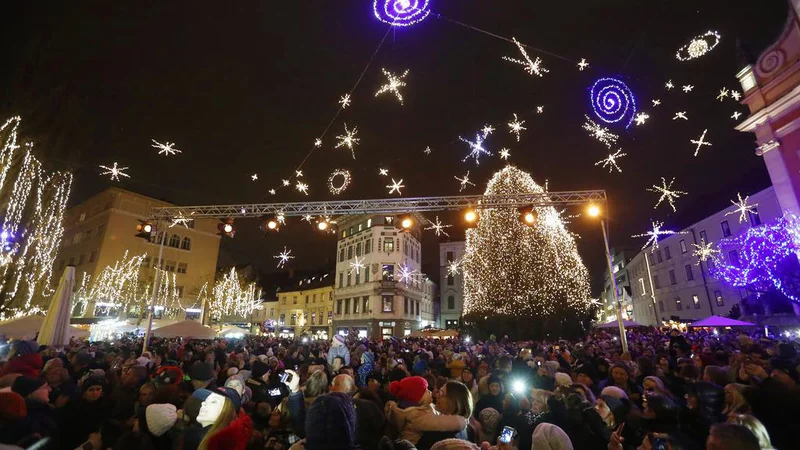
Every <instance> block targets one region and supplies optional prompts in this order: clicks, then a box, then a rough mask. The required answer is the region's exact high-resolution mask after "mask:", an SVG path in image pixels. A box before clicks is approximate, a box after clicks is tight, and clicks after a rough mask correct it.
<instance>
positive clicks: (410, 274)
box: [395, 264, 416, 284]
mask: <svg viewBox="0 0 800 450" xmlns="http://www.w3.org/2000/svg"><path fill="white" fill-rule="evenodd" d="M414 275H416V271H415V270H413V269H411V268H409V267H408V266H407V265H405V264H403V265H402V266H400V270H399V271H398V273H397V274H395V279H397V280H399V281H400V282H401V283H405V284H408V282H409V281H413V279H414Z"/></svg>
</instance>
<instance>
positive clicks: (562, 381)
mask: <svg viewBox="0 0 800 450" xmlns="http://www.w3.org/2000/svg"><path fill="white" fill-rule="evenodd" d="M571 385H572V378H570V376H569V374H566V373H564V372H556V386H571Z"/></svg>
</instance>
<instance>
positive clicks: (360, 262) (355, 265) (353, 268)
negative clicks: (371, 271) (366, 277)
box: [347, 256, 367, 275]
mask: <svg viewBox="0 0 800 450" xmlns="http://www.w3.org/2000/svg"><path fill="white" fill-rule="evenodd" d="M365 267H367V266H366V265H365V264H364V258H361V259H358V256H356V257H355V261H353V262H351V263H350V272H348V273H347V274H348V275H350V274H352V273H353V272H355V273H356V275H358V274H360V273H361V270H362V269H364V268H365Z"/></svg>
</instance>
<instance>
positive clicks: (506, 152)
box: [500, 148, 511, 160]
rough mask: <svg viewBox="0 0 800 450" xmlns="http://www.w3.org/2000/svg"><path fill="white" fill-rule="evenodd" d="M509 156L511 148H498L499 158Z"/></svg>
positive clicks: (503, 158) (506, 158)
mask: <svg viewBox="0 0 800 450" xmlns="http://www.w3.org/2000/svg"><path fill="white" fill-rule="evenodd" d="M510 157H511V150H509V149H507V148H501V149H500V159H502V160H508V158H510Z"/></svg>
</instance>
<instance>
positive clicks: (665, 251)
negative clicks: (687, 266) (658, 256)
mask: <svg viewBox="0 0 800 450" xmlns="http://www.w3.org/2000/svg"><path fill="white" fill-rule="evenodd" d="M664 257H665V258H667V259H672V254H670V252H669V247H666V246H665V247H664Z"/></svg>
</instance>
